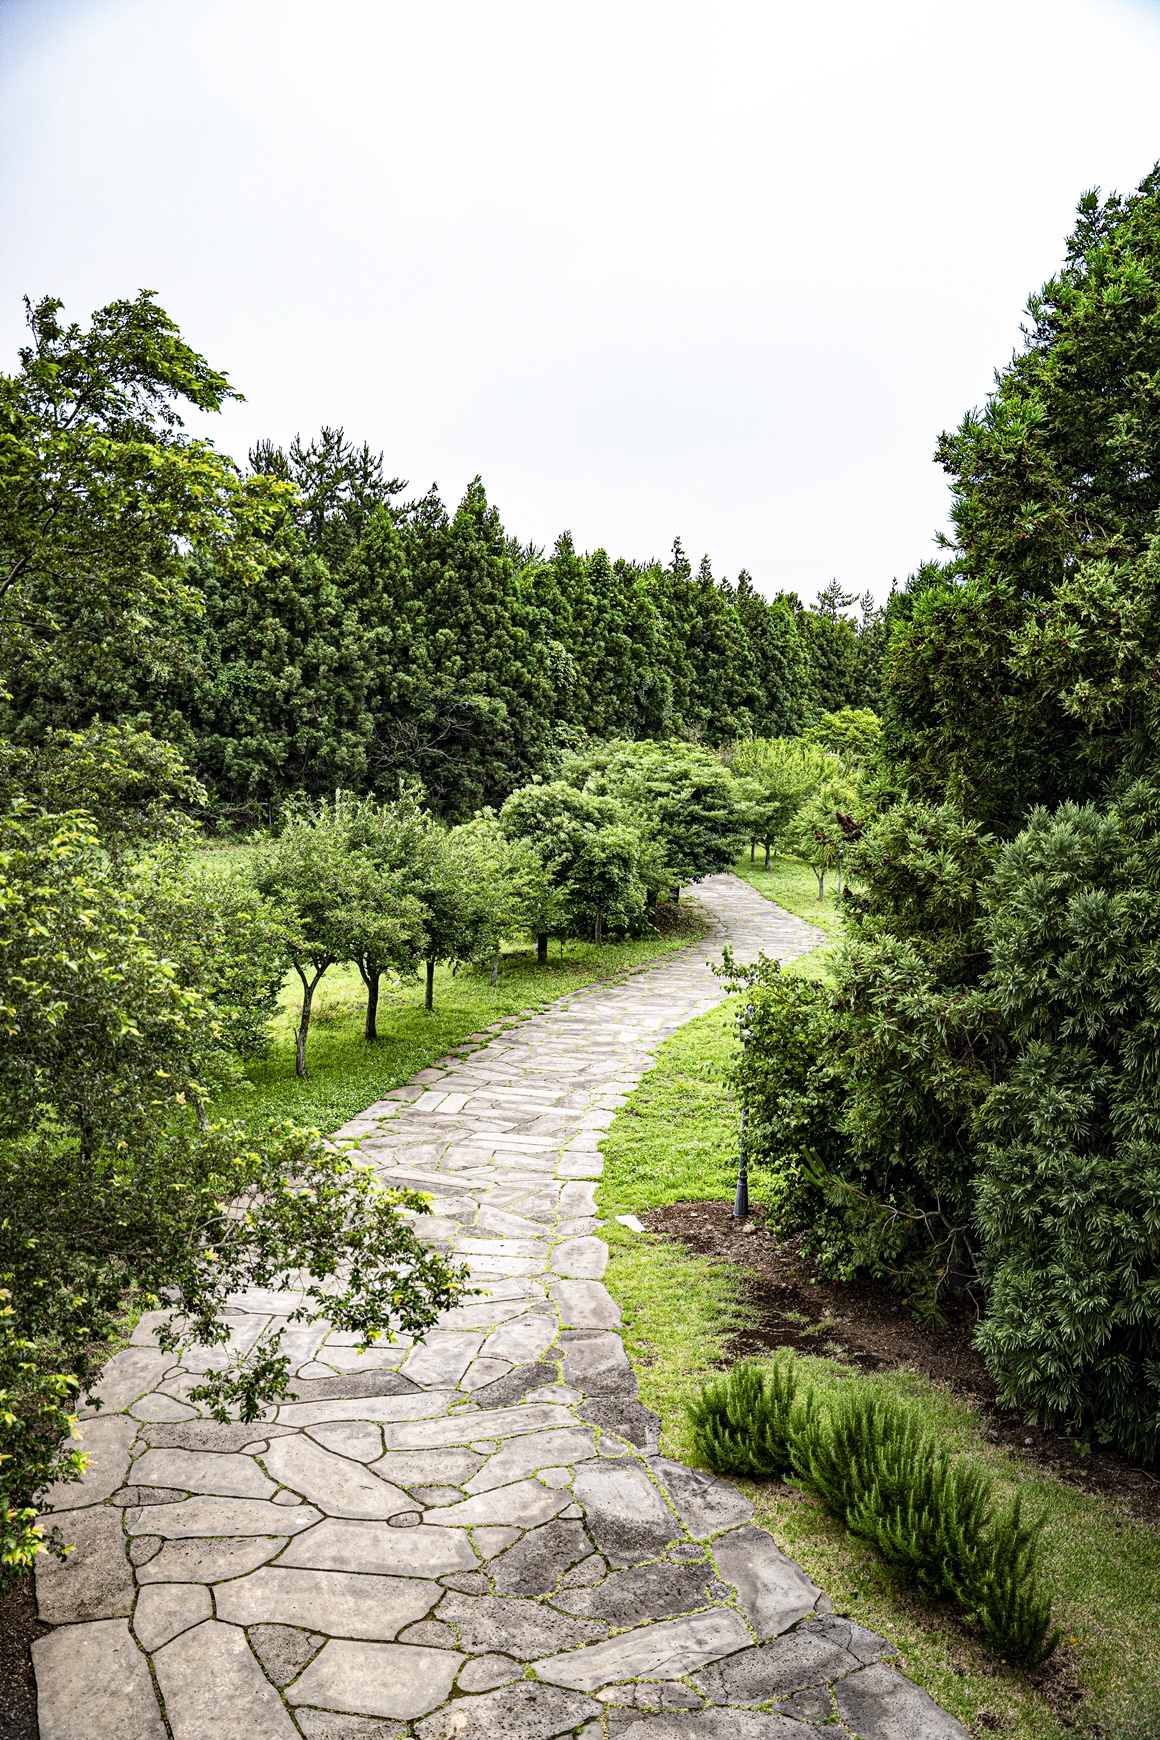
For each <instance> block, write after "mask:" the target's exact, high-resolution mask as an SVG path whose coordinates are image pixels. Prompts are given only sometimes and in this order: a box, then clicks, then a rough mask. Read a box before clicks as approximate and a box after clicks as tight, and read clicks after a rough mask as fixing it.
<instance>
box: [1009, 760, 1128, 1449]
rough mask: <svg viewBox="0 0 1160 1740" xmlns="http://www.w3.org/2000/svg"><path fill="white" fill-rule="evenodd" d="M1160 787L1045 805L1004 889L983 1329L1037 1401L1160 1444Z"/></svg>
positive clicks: (1102, 1434) (1051, 1416)
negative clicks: (1097, 803)
mask: <svg viewBox="0 0 1160 1740" xmlns="http://www.w3.org/2000/svg"><path fill="white" fill-rule="evenodd" d="M1158 837H1160V792H1158V791H1157V790H1156V788H1155V787H1153V786H1145V785H1140V786H1137V787H1135V788H1133V790H1132V791H1131V792H1129V793H1128V794H1126V796H1125V797H1124V798H1123V799H1122V800H1121V802H1120V803H1119V804H1117V805H1112V806H1109V807H1108V808H1106V809H1103V810H1100V809H1096V808H1095V807H1093V806H1090V805H1085V806H1079V805H1074V804H1064V805H1061V806H1060V808H1059V810H1058V811H1057V812H1056V813H1055V814H1054V815H1049V814H1048V813H1047V812H1046V811H1045V810H1038V811H1036V812H1035V813H1034V814H1033V815H1032V817H1031V819H1030V821H1029V823H1028V825H1027V827H1026V828H1025V830H1024V831H1023V833H1022V834H1020V835H1019V836H1018V838H1017V839H1015V840H1014V841H1012V842H1011V844H1010V845H1009V846H1008V847H1007V848H1006V850H1005V851H1004V852H1003V854H1002V857H1001V858H1000V861H999V863H998V865H997V868H996V872H995V877H994V881H993V883H992V885H991V886H990V888H989V889H988V890H987V896H986V898H987V907H988V916H987V941H988V943H989V946H990V950H991V954H992V960H993V966H992V969H991V972H990V975H989V983H990V988H991V992H992V994H993V996H994V997H995V999H996V1002H997V1004H998V1006H999V1009H1000V1011H1001V1016H1002V1019H1003V1022H1004V1025H1005V1027H1006V1028H1007V1031H1008V1032H1009V1034H1010V1036H1011V1041H1012V1049H1013V1057H1012V1061H1011V1065H1010V1073H1009V1077H1008V1079H1007V1080H1006V1081H1005V1082H1004V1083H1002V1084H1001V1085H1000V1086H998V1087H996V1089H995V1091H994V1092H993V1093H992V1094H991V1096H990V1098H989V1099H988V1100H987V1102H986V1104H985V1106H984V1107H983V1109H982V1113H981V1114H980V1119H979V1127H980V1132H981V1135H982V1138H983V1143H982V1157H983V1165H982V1171H981V1176H980V1182H979V1191H978V1211H977V1212H978V1219H979V1223H980V1226H981V1228H982V1231H983V1233H984V1236H985V1240H986V1245H985V1251H984V1268H985V1273H986V1277H987V1280H988V1283H989V1287H990V1299H989V1309H988V1315H987V1318H986V1320H985V1321H984V1322H983V1324H982V1325H981V1327H980V1330H979V1335H978V1343H979V1346H980V1347H981V1349H982V1351H983V1353H984V1356H985V1357H986V1360H987V1364H988V1366H989V1367H990V1369H991V1371H992V1373H993V1374H994V1375H995V1377H996V1378H997V1380H998V1383H999V1386H1000V1393H1001V1395H1002V1398H1003V1399H1004V1400H1005V1401H1006V1402H1008V1403H1009V1404H1011V1405H1013V1406H1015V1407H1019V1408H1023V1409H1026V1410H1027V1411H1028V1412H1029V1413H1030V1414H1031V1415H1032V1416H1033V1417H1035V1418H1038V1419H1042V1420H1045V1421H1048V1422H1051V1423H1052V1424H1057V1425H1060V1426H1064V1427H1067V1428H1069V1429H1070V1430H1071V1431H1072V1432H1073V1433H1077V1434H1084V1435H1091V1436H1093V1437H1095V1438H1096V1439H1097V1440H1099V1441H1102V1442H1105V1443H1112V1444H1115V1445H1116V1446H1117V1447H1118V1448H1119V1449H1121V1450H1122V1451H1124V1452H1125V1453H1126V1454H1128V1455H1130V1456H1139V1457H1142V1458H1148V1459H1150V1458H1153V1457H1155V1456H1156V1454H1157V1452H1158V1451H1160V1300H1158V1288H1160V1115H1158V1111H1157V1096H1156V1081H1157V1064H1156V1060H1157V1056H1158V1055H1160V1043H1158V1042H1160V1015H1158V1013H1157V1011H1158V1009H1160V957H1158V953H1157V946H1156V937H1157V934H1158V931H1160V889H1158V888H1157V886H1156V883H1157V880H1158V877H1157V869H1156V846H1157V839H1158Z"/></svg>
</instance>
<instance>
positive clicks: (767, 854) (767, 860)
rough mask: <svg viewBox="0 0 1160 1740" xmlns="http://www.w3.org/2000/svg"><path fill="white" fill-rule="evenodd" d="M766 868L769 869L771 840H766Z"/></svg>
mask: <svg viewBox="0 0 1160 1740" xmlns="http://www.w3.org/2000/svg"><path fill="white" fill-rule="evenodd" d="M765 868H766V869H767V870H768V869H769V841H768V840H767V841H766V842H765Z"/></svg>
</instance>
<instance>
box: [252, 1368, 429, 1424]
mask: <svg viewBox="0 0 1160 1740" xmlns="http://www.w3.org/2000/svg"><path fill="white" fill-rule="evenodd" d="M336 1387H338V1386H336ZM365 1387H366V1386H365V1384H364V1383H363V1380H362V1379H361V1378H360V1379H358V1380H355V1379H353V1378H352V1379H351V1380H350V1381H349V1382H344V1383H343V1384H342V1385H341V1388H342V1395H341V1396H337V1395H336V1396H333V1398H332V1399H331V1400H330V1401H317V1402H283V1403H282V1404H281V1405H280V1406H279V1408H278V1419H279V1421H280V1422H281V1423H282V1424H283V1425H285V1426H317V1425H320V1424H321V1423H322V1422H323V1421H325V1420H380V1421H386V1420H431V1419H434V1418H435V1417H436V1416H437V1415H439V1414H442V1413H443V1412H444V1411H445V1409H446V1407H447V1397H446V1395H444V1394H442V1393H436V1394H431V1393H429V1392H428V1393H424V1391H422V1390H416V1391H415V1392H414V1393H413V1394H410V1395H405V1396H384V1395H377V1394H376V1395H366V1394H364V1393H363V1392H364V1390H365ZM352 1390H353V1391H354V1392H355V1394H353V1395H352V1394H351V1391H352Z"/></svg>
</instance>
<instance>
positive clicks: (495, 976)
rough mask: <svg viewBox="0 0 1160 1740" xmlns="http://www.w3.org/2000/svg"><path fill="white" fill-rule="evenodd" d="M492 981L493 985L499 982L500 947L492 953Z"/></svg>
mask: <svg viewBox="0 0 1160 1740" xmlns="http://www.w3.org/2000/svg"><path fill="white" fill-rule="evenodd" d="M491 982H492V984H493V985H498V984H499V950H498V949H497V950H496V952H495V954H494V955H492V957H491Z"/></svg>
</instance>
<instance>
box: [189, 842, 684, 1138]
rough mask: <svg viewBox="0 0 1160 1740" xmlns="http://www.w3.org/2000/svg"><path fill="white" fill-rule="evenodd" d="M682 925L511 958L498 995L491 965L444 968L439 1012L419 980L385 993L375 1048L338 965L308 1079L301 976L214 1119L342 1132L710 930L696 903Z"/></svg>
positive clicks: (323, 992) (355, 991)
mask: <svg viewBox="0 0 1160 1740" xmlns="http://www.w3.org/2000/svg"><path fill="white" fill-rule="evenodd" d="M242 849H243V850H244V848H242ZM225 856H229V857H233V856H234V854H232V853H230V854H219V853H216V852H214V853H206V854H205V857H206V858H212V859H214V860H217V859H219V858H220V857H225ZM214 867H215V868H216V867H217V865H216V863H215V866H214ZM678 924H679V928H678V929H674V930H671V931H667V932H664V933H662V932H653V933H652V934H651V935H649V936H646V937H641V938H638V939H637V940H635V941H632V942H622V943H608V944H605V945H604V946H603V947H601V948H597V947H596V946H595V944H593V943H578V942H569V943H567V944H566V945H565V947H564V953H563V957H562V958H561V955H560V946H559V944H558V943H556V942H555V941H553V943H552V945H551V950H550V958H549V961H548V964H547V965H546V966H543V967H540V966H537V965H536V956H535V950H534V949H511V950H508V951H505V953H504V955H503V957H502V960H501V965H500V974H499V984H498V985H497V986H495V987H493V986H492V984H491V977H490V969H489V968H487V967H480V968H476V967H467V968H463V969H462V970H461V971H460V972H459V973H458V974H453V973H452V972H451V970H450V968H447V967H441V968H439V969H438V970H437V972H436V974H435V1008H434V1010H433V1011H432V1013H431V1014H428V1013H427V1012H426V1010H425V1009H424V1008H423V986H422V983H421V982H419V981H416V982H414V983H411V984H406V985H403V986H402V987H401V988H399V989H398V990H396V991H394V992H391V991H387V990H386V989H384V990H383V992H382V993H381V994H380V998H379V1019H378V1028H379V1040H378V1043H377V1044H376V1045H368V1044H367V1043H366V1040H365V1039H364V1037H363V1019H364V1010H365V996H366V994H365V991H364V989H363V983H362V980H361V979H360V978H359V975H358V970H357V968H355V967H353V966H346V967H332V968H331V970H330V971H329V972H328V973H327V974H326V976H325V978H324V979H323V980H322V983H321V984H320V985H319V988H318V990H317V992H316V993H315V998H314V1013H313V1016H312V1019H311V1023H310V1039H309V1043H308V1047H307V1055H306V1063H307V1068H308V1070H309V1072H310V1073H309V1075H308V1077H307V1079H306V1080H305V1081H299V1080H298V1077H297V1076H296V1075H295V1073H294V1034H295V1031H296V1029H297V1024H298V1009H299V1006H300V1003H301V995H302V993H301V986H300V985H299V982H298V979H297V976H296V975H293V974H291V975H289V976H288V978H287V980H286V985H285V989H284V991H283V995H282V1005H281V1007H280V1009H279V1011H278V1014H277V1015H276V1017H275V1019H274V1022H273V1024H272V1032H273V1047H272V1050H271V1053H270V1055H269V1057H267V1058H264V1059H261V1060H258V1061H256V1062H253V1063H250V1064H248V1065H247V1066H246V1071H245V1081H244V1082H243V1083H241V1084H239V1085H238V1086H235V1087H233V1088H231V1089H230V1090H229V1091H228V1092H227V1093H224V1094H222V1095H221V1096H220V1097H219V1098H218V1099H217V1101H216V1102H215V1104H214V1107H213V1116H214V1117H215V1118H241V1119H243V1120H245V1121H246V1122H252V1123H258V1122H264V1121H265V1120H266V1119H267V1118H270V1117H278V1118H290V1119H293V1120H294V1122H296V1123H299V1124H304V1125H306V1126H307V1127H309V1128H317V1129H320V1130H323V1131H327V1130H333V1129H336V1128H337V1127H338V1125H339V1124H342V1123H345V1121H346V1119H347V1118H349V1117H352V1116H353V1115H354V1114H355V1113H356V1112H360V1111H362V1109H363V1108H364V1106H368V1105H370V1104H371V1102H372V1101H373V1100H377V1099H380V1098H381V1097H382V1095H383V1094H385V1093H386V1092H387V1091H388V1089H390V1088H393V1087H400V1086H401V1085H402V1084H403V1083H404V1082H405V1081H408V1080H409V1079H410V1077H411V1076H413V1075H414V1074H415V1072H416V1071H417V1070H420V1069H426V1068H427V1067H428V1065H429V1064H431V1063H433V1062H434V1060H435V1059H436V1058H437V1057H442V1056H443V1054H444V1053H445V1052H446V1051H447V1049H448V1048H449V1047H450V1046H452V1045H456V1044H457V1043H458V1042H459V1041H460V1040H461V1039H463V1038H465V1037H466V1035H467V1034H469V1033H475V1032H478V1031H479V1030H480V1029H483V1028H487V1027H490V1026H492V1025H493V1024H494V1023H495V1022H497V1021H504V1020H508V1019H510V1018H512V1017H518V1016H520V1015H521V1014H527V1013H531V1012H532V1011H534V1010H537V1009H542V1008H544V1007H545V1006H546V1005H547V1004H549V1003H552V1002H554V1001H555V1000H556V998H557V997H563V996H566V995H567V994H568V993H569V992H571V991H577V990H580V989H581V988H582V987H583V986H585V985H591V984H595V983H598V982H600V981H602V980H608V979H614V978H617V977H619V976H620V975H621V974H622V973H625V972H629V971H631V970H632V969H633V968H634V967H638V966H642V965H645V964H647V963H648V962H649V961H652V960H655V959H656V958H657V957H658V956H660V955H665V954H669V953H671V952H672V951H673V950H674V949H680V948H683V947H687V946H689V945H690V944H695V943H696V941H697V940H698V939H699V938H700V937H702V936H705V935H706V934H707V933H708V930H709V928H710V927H709V923H708V920H707V918H706V916H705V914H704V913H703V912H702V911H701V910H700V908H698V906H697V904H696V902H695V901H694V900H683V901H682V902H681V906H680V914H679V919H678Z"/></svg>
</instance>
